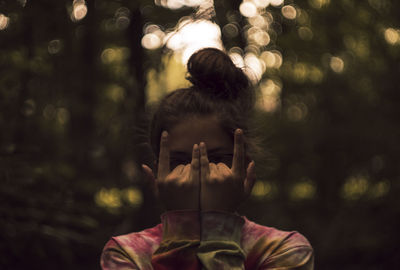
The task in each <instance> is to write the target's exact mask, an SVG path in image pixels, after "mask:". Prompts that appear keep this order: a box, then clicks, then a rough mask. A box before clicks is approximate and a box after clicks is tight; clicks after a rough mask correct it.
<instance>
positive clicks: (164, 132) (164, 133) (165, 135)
mask: <svg viewBox="0 0 400 270" xmlns="http://www.w3.org/2000/svg"><path fill="white" fill-rule="evenodd" d="M161 136H162V137H163V138H167V136H168V132H167V131H166V130H164V131H163V132H162V134H161Z"/></svg>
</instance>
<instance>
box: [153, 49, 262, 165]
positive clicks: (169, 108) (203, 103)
mask: <svg viewBox="0 0 400 270" xmlns="http://www.w3.org/2000/svg"><path fill="white" fill-rule="evenodd" d="M187 70H188V77H187V79H188V80H189V81H190V82H191V83H192V86H191V87H188V88H181V89H177V90H175V91H173V92H171V93H169V94H168V95H166V96H165V97H164V98H163V99H162V100H161V101H160V103H159V104H158V106H157V108H156V110H155V113H154V115H153V119H152V122H151V126H150V140H151V145H152V148H153V152H154V154H155V156H156V157H158V154H159V150H160V136H161V132H162V131H163V130H167V131H169V130H170V129H171V128H172V127H174V126H175V125H176V124H178V123H179V122H181V121H182V120H185V119H188V118H189V117H196V116H210V115H212V116H216V117H217V119H218V120H219V123H220V125H221V127H222V129H223V130H224V131H225V132H226V133H227V134H229V136H231V138H232V140H233V134H234V131H235V130H236V129H237V128H240V129H242V130H243V133H244V135H245V145H246V152H247V153H248V154H250V155H251V154H252V152H257V150H256V149H257V143H256V142H255V137H254V138H253V136H252V134H251V132H250V129H249V122H250V119H251V116H252V113H253V109H254V103H255V91H254V87H253V86H252V84H251V82H250V80H249V78H248V77H247V76H246V74H245V73H244V72H243V71H242V70H241V69H240V68H238V67H236V66H235V64H234V63H233V62H232V60H231V58H230V57H229V56H228V55H227V54H226V53H225V52H223V51H221V50H218V49H215V48H205V49H201V50H199V51H197V52H195V53H194V54H193V55H192V56H191V57H190V58H189V61H188V63H187Z"/></svg>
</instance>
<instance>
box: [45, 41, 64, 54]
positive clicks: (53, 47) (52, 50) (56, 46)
mask: <svg viewBox="0 0 400 270" xmlns="http://www.w3.org/2000/svg"><path fill="white" fill-rule="evenodd" d="M61 46H62V43H61V40H59V39H54V40H51V41H50V42H49V45H47V51H48V52H49V54H57V53H59V52H60V50H61Z"/></svg>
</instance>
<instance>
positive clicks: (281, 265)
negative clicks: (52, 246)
mask: <svg viewBox="0 0 400 270" xmlns="http://www.w3.org/2000/svg"><path fill="white" fill-rule="evenodd" d="M161 221H162V223H161V224H159V225H157V226H155V227H153V228H150V229H146V230H144V231H141V232H136V233H130V234H126V235H121V236H117V237H112V238H111V239H110V240H109V241H108V243H107V244H106V246H105V247H104V250H103V253H102V256H101V266H102V269H103V270H111V269H118V270H122V269H123V270H127V269H142V270H150V269H155V270H164V269H165V270H166V269H168V270H170V269H171V270H172V269H191V270H195V269H199V270H200V269H207V270H214V269H224V270H225V269H234V270H236V269H237V270H239V269H260V270H261V269H269V270H272V269H274V270H278V269H279V270H287V269H296V270H311V269H313V249H312V247H311V245H310V243H309V242H308V241H307V239H306V238H305V237H304V236H302V235H301V234H299V233H298V232H285V231H280V230H277V229H275V228H271V227H266V226H261V225H258V224H256V223H254V222H251V221H249V220H248V219H247V218H245V217H241V216H238V215H235V214H230V213H225V212H218V211H209V212H198V211H171V212H166V213H164V214H163V215H162V216H161Z"/></svg>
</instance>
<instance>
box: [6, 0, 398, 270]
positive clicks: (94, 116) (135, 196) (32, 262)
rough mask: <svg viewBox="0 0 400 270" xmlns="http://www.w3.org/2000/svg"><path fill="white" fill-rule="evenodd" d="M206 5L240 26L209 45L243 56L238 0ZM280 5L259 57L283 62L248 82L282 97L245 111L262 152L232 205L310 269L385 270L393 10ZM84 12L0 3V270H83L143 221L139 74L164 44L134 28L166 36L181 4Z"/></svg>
mask: <svg viewBox="0 0 400 270" xmlns="http://www.w3.org/2000/svg"><path fill="white" fill-rule="evenodd" d="M215 2H216V3H217V5H216V22H217V23H218V24H219V25H220V26H221V28H222V27H223V26H224V25H226V24H228V23H229V22H230V23H232V22H233V23H234V24H235V25H236V26H237V28H238V29H239V30H240V31H239V35H235V34H234V33H233V34H232V32H229V31H225V32H223V33H225V35H223V42H224V45H225V46H226V48H228V49H229V48H231V47H233V46H238V47H240V48H242V49H245V47H246V46H247V44H248V42H249V40H247V39H248V37H247V36H246V35H244V34H243V35H240V33H245V32H244V29H247V28H246V27H248V22H247V20H246V19H245V18H244V17H241V16H240V13H239V12H238V10H239V5H240V3H241V1H228V0H225V1H217V0H216V1H215ZM260 2H262V1H260ZM76 3H79V1H77V2H76ZM288 4H294V5H295V7H296V9H297V18H296V19H295V20H292V19H287V18H285V17H284V16H282V13H281V11H280V10H281V9H280V7H271V6H270V7H268V8H267V10H268V11H269V12H270V13H271V16H272V17H273V19H274V23H273V25H272V26H271V29H269V30H268V31H269V33H270V37H271V42H270V43H269V44H267V45H265V46H261V47H260V46H259V47H258V50H261V51H260V54H261V52H262V51H264V50H278V51H279V52H281V54H282V58H283V64H282V66H281V67H280V69H272V68H267V71H266V72H265V73H264V79H263V82H264V86H265V87H267V86H268V84H267V81H268V80H272V81H273V82H274V83H275V84H276V85H278V87H279V89H280V87H281V88H282V90H281V92H279V95H278V98H279V100H280V106H278V108H277V109H276V110H275V111H274V112H261V111H260V113H259V114H258V115H257V120H258V121H259V131H260V133H261V135H262V137H263V138H265V145H264V146H263V147H264V148H265V149H268V155H267V158H266V161H259V162H258V163H257V165H258V167H259V172H258V176H259V177H258V178H259V179H260V181H259V183H258V184H257V185H256V190H255V193H254V196H253V197H251V199H250V200H249V201H248V202H246V204H244V205H243V206H242V207H241V211H240V212H241V213H243V214H245V215H247V216H248V217H249V218H250V219H252V220H254V221H256V222H259V223H261V224H264V225H269V226H274V227H278V228H282V229H286V230H298V231H300V232H302V233H303V234H304V235H305V236H306V237H307V238H308V239H309V240H310V241H311V243H312V245H313V246H314V248H315V253H316V269H351V270H355V269H364V270H365V269H399V268H400V247H399V244H398V242H399V235H398V228H399V227H400V203H399V199H398V194H399V192H400V182H399V181H400V179H399V177H400V143H399V139H400V124H399V120H400V106H399V101H400V99H399V98H400V94H399V91H400V85H399V75H400V32H399V29H400V17H399V14H400V3H399V2H398V1H395V0H392V1H390V0H381V1H378V0H368V1H355V0H331V1H328V0H309V1H294V3H293V1H285V5H288ZM86 6H87V10H88V12H87V15H86V16H84V18H82V19H80V20H78V19H79V16H80V15H79V13H77V14H76V16H78V19H77V18H75V19H74V20H72V19H71V16H70V14H71V12H72V10H73V7H72V1H69V0H68V1H51V0H40V1H30V0H28V1H23V0H20V1H0V14H4V16H6V17H8V18H9V21H8V25H6V23H5V20H6V19H5V18H4V17H0V29H1V28H4V29H2V30H0V181H1V182H0V183H1V187H0V202H1V203H0V231H1V234H0V235H1V236H0V254H1V255H0V268H1V269H54V268H56V269H98V267H99V266H98V264H99V263H98V261H99V256H100V253H101V249H102V247H103V245H104V244H105V242H106V241H107V240H108V238H109V237H110V236H111V235H116V234H121V233H126V232H130V231H135V230H141V229H144V228H146V227H150V226H153V225H154V224H156V223H157V222H158V215H159V214H160V211H161V210H160V208H159V207H158V206H157V205H156V203H155V200H154V198H153V197H152V195H151V191H150V190H149V188H148V187H147V186H146V183H144V182H143V181H142V176H141V173H140V170H139V167H138V164H139V163H141V162H147V163H151V154H150V153H149V149H148V146H147V145H146V144H145V142H146V137H145V136H144V133H143V132H142V131H141V130H143V128H145V126H146V124H145V123H146V121H145V119H146V114H145V112H144V110H145V107H144V104H145V103H146V94H145V93H146V92H145V89H146V85H149V84H150V83H149V82H148V81H147V78H148V76H147V74H148V71H149V70H155V71H157V72H163V68H162V65H160V62H161V58H162V55H163V54H164V53H165V52H166V50H165V49H155V50H146V49H144V48H142V46H141V39H142V36H143V28H144V26H145V24H146V23H152V24H157V25H160V26H161V28H162V29H163V30H166V29H168V28H171V27H174V26H175V25H176V23H177V22H178V21H179V19H180V18H181V17H182V16H187V15H190V14H192V13H193V9H191V8H183V9H179V10H169V9H165V8H163V7H160V6H156V5H155V4H154V3H153V1H150V0H141V1H136V0H135V1H127V0H119V1H117V0H114V1H110V0H107V1H106V0H96V1H87V3H86ZM81 8H82V7H81ZM299 11H300V12H299ZM81 12H83V11H81ZM289 12H290V10H289ZM81 14H82V13H81ZM289 17H290V13H289ZM5 25H6V26H5ZM2 26H3V27H2ZM229 33H230V34H229ZM109 48H112V50H108V51H107V49H109ZM261 84H262V85H263V83H261ZM271 91H272V90H271Z"/></svg>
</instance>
